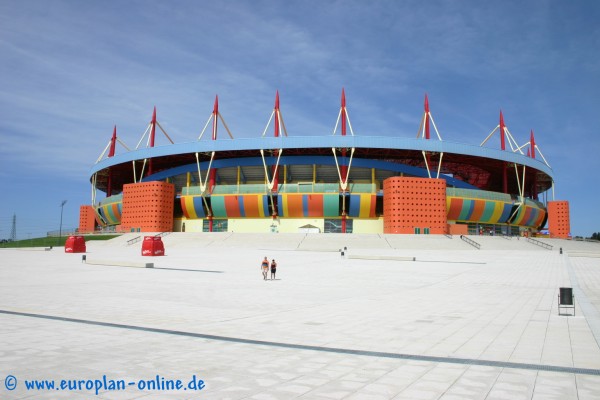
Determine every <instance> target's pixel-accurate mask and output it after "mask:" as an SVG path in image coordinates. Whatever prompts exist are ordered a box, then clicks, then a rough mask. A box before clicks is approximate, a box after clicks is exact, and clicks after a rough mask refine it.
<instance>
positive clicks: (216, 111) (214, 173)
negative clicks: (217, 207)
mask: <svg viewBox="0 0 600 400" xmlns="http://www.w3.org/2000/svg"><path fill="white" fill-rule="evenodd" d="M212 116H213V118H212V140H217V127H218V121H217V119H218V117H219V96H215V105H214V107H213V112H212ZM216 182H217V170H216V168H212V169H211V170H210V173H209V183H208V192H209V193H212V192H213V189H214V188H215V184H216Z"/></svg>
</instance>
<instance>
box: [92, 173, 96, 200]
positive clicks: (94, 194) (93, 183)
mask: <svg viewBox="0 0 600 400" xmlns="http://www.w3.org/2000/svg"><path fill="white" fill-rule="evenodd" d="M95 205H96V174H94V175H92V206H95Z"/></svg>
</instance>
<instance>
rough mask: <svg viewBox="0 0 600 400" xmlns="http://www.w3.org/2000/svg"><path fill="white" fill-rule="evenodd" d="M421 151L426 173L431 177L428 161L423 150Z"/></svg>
mask: <svg viewBox="0 0 600 400" xmlns="http://www.w3.org/2000/svg"><path fill="white" fill-rule="evenodd" d="M421 153H423V160H425V168H427V175H428V176H429V178H431V171H430V170H429V163H428V162H427V155H426V154H425V150H421Z"/></svg>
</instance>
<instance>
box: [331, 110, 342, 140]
mask: <svg viewBox="0 0 600 400" xmlns="http://www.w3.org/2000/svg"><path fill="white" fill-rule="evenodd" d="M341 116H342V107H340V112H339V113H338V116H337V120H336V121H335V126H334V127H333V133H332V134H331V136H335V133H336V132H337V127H338V124H339V123H340V117H341Z"/></svg>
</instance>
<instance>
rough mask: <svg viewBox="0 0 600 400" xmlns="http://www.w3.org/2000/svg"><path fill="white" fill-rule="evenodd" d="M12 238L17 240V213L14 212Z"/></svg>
mask: <svg viewBox="0 0 600 400" xmlns="http://www.w3.org/2000/svg"><path fill="white" fill-rule="evenodd" d="M10 240H11V241H12V242H14V241H16V240H17V214H13V218H12V229H11V230H10Z"/></svg>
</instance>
